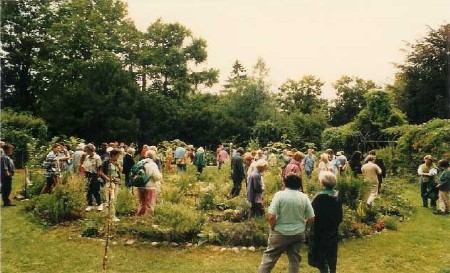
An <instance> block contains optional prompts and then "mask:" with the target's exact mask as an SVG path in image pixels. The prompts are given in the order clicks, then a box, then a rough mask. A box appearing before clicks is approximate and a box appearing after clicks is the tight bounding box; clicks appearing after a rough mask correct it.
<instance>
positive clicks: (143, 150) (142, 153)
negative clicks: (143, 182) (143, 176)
mask: <svg viewBox="0 0 450 273" xmlns="http://www.w3.org/2000/svg"><path fill="white" fill-rule="evenodd" d="M147 151H148V145H147V144H144V145H142V150H141V153H140V154H139V155H140V159H141V160H143V159H145V155H146V154H147Z"/></svg>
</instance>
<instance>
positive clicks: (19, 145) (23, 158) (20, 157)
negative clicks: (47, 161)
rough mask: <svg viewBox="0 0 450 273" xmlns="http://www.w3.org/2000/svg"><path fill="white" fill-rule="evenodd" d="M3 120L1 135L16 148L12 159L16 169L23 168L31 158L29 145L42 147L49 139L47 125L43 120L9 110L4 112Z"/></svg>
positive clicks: (2, 114)
mask: <svg viewBox="0 0 450 273" xmlns="http://www.w3.org/2000/svg"><path fill="white" fill-rule="evenodd" d="M1 120H2V126H1V128H0V135H1V136H2V139H3V140H4V141H5V142H7V143H11V144H12V145H13V146H14V153H13V156H12V157H13V159H14V162H15V165H16V167H17V168H22V167H24V165H25V164H26V162H27V160H28V158H29V157H30V154H29V153H28V150H27V144H29V143H33V144H35V145H36V146H38V145H42V144H43V141H44V140H45V139H46V138H47V124H46V123H45V121H44V120H43V119H41V118H37V117H34V116H32V115H30V114H27V113H20V112H14V111H11V110H7V109H4V110H2V112H1Z"/></svg>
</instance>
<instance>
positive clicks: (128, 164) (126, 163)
mask: <svg viewBox="0 0 450 273" xmlns="http://www.w3.org/2000/svg"><path fill="white" fill-rule="evenodd" d="M135 153H136V150H135V149H134V148H133V147H129V148H128V149H127V152H126V153H125V155H124V156H123V164H122V165H123V169H122V173H123V174H124V175H125V186H127V187H128V185H129V184H130V171H131V168H132V167H133V166H134V164H135V163H136V162H135V161H134V154H135Z"/></svg>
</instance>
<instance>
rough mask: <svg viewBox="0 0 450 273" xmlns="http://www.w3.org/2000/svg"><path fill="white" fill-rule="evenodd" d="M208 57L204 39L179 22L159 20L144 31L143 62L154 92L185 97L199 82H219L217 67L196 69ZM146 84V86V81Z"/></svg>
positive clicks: (141, 58)
mask: <svg viewBox="0 0 450 273" xmlns="http://www.w3.org/2000/svg"><path fill="white" fill-rule="evenodd" d="M207 56H208V54H207V52H206V41H205V40H204V39H201V38H195V37H193V35H192V32H191V31H190V30H189V29H187V28H186V27H184V26H182V25H181V24H179V23H169V24H165V23H163V22H162V20H161V19H158V20H157V21H156V22H155V23H153V24H152V25H150V27H148V29H147V32H146V33H145V34H144V40H143V45H142V48H141V53H140V64H141V66H142V69H143V71H142V74H145V75H147V76H148V78H149V80H150V86H149V89H150V90H151V91H155V92H160V93H162V94H164V95H167V96H170V97H174V98H182V97H185V96H186V95H187V94H189V93H190V92H192V91H194V90H195V89H197V87H198V85H199V84H203V83H204V84H206V85H207V86H212V85H213V84H214V83H216V82H217V78H218V70H214V69H209V70H208V69H207V70H201V69H200V70H199V71H194V69H198V67H197V65H199V64H202V63H203V62H205V61H206V59H207ZM191 63H192V64H193V65H194V66H193V67H190V64H191ZM144 79H145V77H144ZM143 86H144V88H145V84H143Z"/></svg>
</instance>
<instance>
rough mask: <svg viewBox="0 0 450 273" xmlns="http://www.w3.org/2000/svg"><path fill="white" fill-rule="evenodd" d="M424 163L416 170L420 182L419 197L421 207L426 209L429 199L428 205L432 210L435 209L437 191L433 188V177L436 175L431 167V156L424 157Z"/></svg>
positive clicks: (435, 171)
mask: <svg viewBox="0 0 450 273" xmlns="http://www.w3.org/2000/svg"><path fill="white" fill-rule="evenodd" d="M423 160H424V163H423V164H421V165H420V166H419V168H417V174H418V175H419V182H420V196H421V197H422V206H423V207H425V208H427V207H428V199H430V205H431V207H432V208H435V207H436V201H437V189H436V188H435V184H436V181H435V179H434V176H435V175H436V174H437V170H436V168H435V167H434V165H433V158H432V157H431V155H426V156H425V157H424V158H423Z"/></svg>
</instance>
